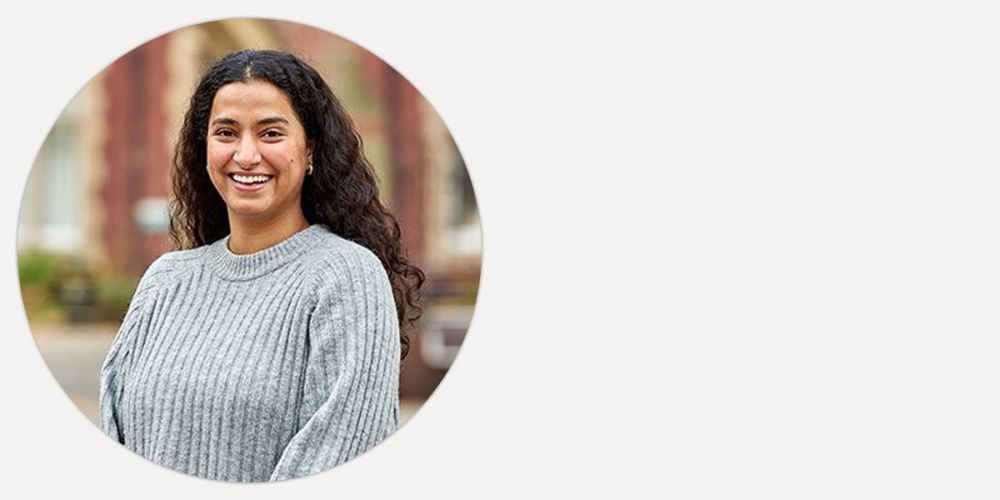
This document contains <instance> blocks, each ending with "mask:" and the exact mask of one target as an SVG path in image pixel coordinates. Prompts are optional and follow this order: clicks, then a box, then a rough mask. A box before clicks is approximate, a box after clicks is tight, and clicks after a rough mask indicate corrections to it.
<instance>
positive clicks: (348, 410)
mask: <svg viewBox="0 0 1000 500" xmlns="http://www.w3.org/2000/svg"><path fill="white" fill-rule="evenodd" d="M336 261H337V262H331V263H329V264H327V265H325V266H324V269H323V270H322V271H321V272H320V273H318V275H319V276H320V278H321V279H320V283H321V284H320V285H318V287H319V288H318V299H317V303H316V306H315V307H314V308H313V310H312V313H311V316H310V319H309V321H308V332H307V335H308V342H309V348H308V358H307V364H306V368H305V370H306V373H305V379H304V390H303V406H302V408H303V410H302V413H301V414H300V422H304V424H301V425H302V427H301V428H300V429H299V430H298V431H297V432H296V434H295V435H294V436H293V437H292V439H291V440H290V441H289V443H288V445H287V446H286V447H285V449H284V451H283V452H282V454H281V457H280V458H279V460H278V463H277V465H276V466H275V468H274V471H273V472H272V474H271V478H270V480H271V481H280V480H284V479H290V478H295V477H301V476H307V475H310V474H313V473H316V472H320V471H323V470H326V469H329V468H331V467H334V466H336V465H338V464H341V463H343V462H346V461H348V460H350V459H351V458H353V457H355V456H357V455H360V454H361V453H364V452H365V451H367V450H368V449H370V448H372V447H374V446H375V445H377V444H378V443H379V442H381V441H382V440H383V439H385V438H386V437H388V436H389V435H390V434H391V433H392V432H393V431H395V430H396V427H397V426H398V425H399V355H400V344H399V325H398V323H397V319H396V308H395V304H394V302H393V296H392V288H391V285H390V283H389V279H388V277H387V275H386V273H385V270H384V269H383V267H382V265H381V263H380V262H379V260H378V258H377V257H375V255H374V254H372V253H370V252H368V251H366V250H365V251H358V252H344V254H342V255H341V256H339V257H338V258H337V259H336Z"/></svg>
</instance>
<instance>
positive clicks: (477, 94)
mask: <svg viewBox="0 0 1000 500" xmlns="http://www.w3.org/2000/svg"><path fill="white" fill-rule="evenodd" d="M689 3H690V4H691V5H688V6H677V5H671V6H669V7H661V8H660V9H659V10H657V9H654V8H652V7H646V6H644V5H647V4H646V3H641V2H618V3H616V4H614V5H615V6H613V7H612V6H606V7H599V8H598V7H585V6H581V5H579V4H577V3H569V2H567V3H564V4H562V5H558V4H551V5H550V6H541V5H537V4H535V3H528V2H505V3H503V4H502V6H500V5H499V4H498V5H493V6H490V7H482V6H480V7H476V6H473V5H471V4H469V5H466V4H464V3H459V2H451V3H442V2H435V3H434V4H433V6H427V5H423V4H422V3H421V5H419V6H418V5H394V4H393V5H390V3H388V2H378V1H372V2H343V3H340V4H337V5H327V4H323V5H320V4H317V3H316V2H304V1H283V2H278V3H275V2H253V1H247V2H240V3H238V4H226V3H212V2H194V1H175V2H158V3H153V4H149V5H143V6H142V7H124V9H125V10H123V11H120V12H119V11H115V10H113V9H108V8H104V7H100V6H98V5H96V4H95V3H93V2H90V3H77V4H72V5H61V4H60V5H58V6H55V5H53V4H55V2H29V3H27V4H19V5H17V6H16V7H9V10H8V11H7V13H6V14H7V15H5V16H3V19H2V20H0V42H2V46H3V47H5V51H4V57H3V60H2V61H0V67H2V68H3V78H2V79H0V81H2V85H3V92H0V110H2V115H3V118H2V119H0V127H2V128H0V137H3V145H4V149H3V150H4V154H3V160H4V164H5V166H6V174H7V176H6V182H4V183H2V184H0V186H2V189H3V192H2V196H0V203H2V206H0V234H3V235H6V236H5V237H4V238H3V240H4V241H6V242H7V244H6V245H0V249H2V252H0V260H3V261H5V262H8V265H6V266H0V283H3V284H4V285H3V286H2V287H0V303H2V304H3V307H4V312H5V313H6V314H5V316H6V317H7V318H8V319H7V322H8V324H9V325H10V328H8V329H7V330H8V331H7V332H6V333H4V334H3V335H0V339H2V344H0V379H2V380H3V387H4V398H5V400H4V406H3V409H4V411H3V412H2V419H3V420H2V425H0V429H2V436H0V442H2V443H3V452H2V453H0V457H2V460H3V467H4V470H5V474H4V478H5V481H4V486H3V489H4V492H5V493H7V492H8V491H33V492H35V493H37V494H46V495H48V494H53V495H57V494H61V495H81V494H84V493H87V492H97V491H100V492H101V494H102V495H105V496H106V497H111V498H116V497H117V498H135V496H136V495H142V496H143V497H146V498H171V499H176V498H185V497H191V498H194V496H193V495H198V496H199V497H203V496H207V495H218V496H217V497H216V498H239V499H248V498H251V499H252V498H265V497H267V496H268V495H274V494H281V495H306V494H315V495H319V494H322V495H324V496H335V497H339V498H361V495H364V498H405V497H413V496H415V497H417V498H436V499H437V498H456V499H459V498H545V497H554V496H558V497H560V498H567V497H569V498H572V497H576V496H580V497H582V496H596V497H605V498H611V497H615V498H641V497H647V498H747V497H761V498H769V499H774V498H789V499H801V498H995V497H996V496H997V494H998V493H1000V491H998V489H1000V488H998V484H1000V483H998V482H997V481H996V474H997V469H998V466H1000V453H998V452H997V450H998V449H1000V425H998V422H1000V405H998V385H1000V384H998V380H1000V377H998V375H1000V373H998V372H1000V364H998V362H997V358H998V348H1000V342H998V340H997V339H998V331H1000V330H998V327H1000V312H998V311H1000V307H998V305H1000V238H998V228H1000V173H998V172H1000V162H998V154H1000V140H998V138H1000V71H998V70H997V68H998V64H1000V57H998V54H1000V30H998V29H996V26H997V25H998V15H997V14H998V13H997V12H996V11H994V10H993V9H991V8H989V5H990V4H989V3H986V2H980V3H973V2H954V1H951V2H943V1H938V2H921V3H917V4H914V3H912V2H886V1H866V2H826V4H827V5H825V6H824V5H820V4H821V2H806V3H802V2H773V1H772V2H769V1H765V2H753V3H752V5H750V4H749V3H746V2H733V1H730V2H711V1H709V2H689ZM650 4H651V3H650ZM116 8H122V7H116ZM135 9H140V10H141V14H142V15H141V17H140V16H136V17H135V18H131V19H129V18H130V17H132V15H133V14H137V13H138V12H137V11H136V10H135ZM25 11H27V12H26V13H25ZM245 15H256V16H261V17H277V18H282V19H287V20H291V21H296V22H303V23H309V24H313V25H316V26H318V27H321V28H324V29H327V30H329V31H332V32H334V33H336V34H339V35H342V36H345V37H347V38H349V39H351V40H353V41H355V42H357V43H359V44H360V45H362V46H363V47H365V48H367V49H368V50H371V51H372V52H373V53H374V54H376V55H378V56H380V57H381V58H383V59H384V60H385V61H387V62H388V63H389V64H392V65H394V66H395V67H396V68H397V69H398V70H399V71H400V72H401V73H402V74H403V75H404V76H405V77H406V78H407V79H408V80H409V81H410V82H412V83H413V84H414V85H415V86H416V87H417V88H418V89H419V90H420V92H421V93H422V94H423V95H424V96H425V97H426V98H427V99H428V100H429V101H430V102H431V103H432V104H433V105H434V106H435V107H436V109H437V110H438V112H439V113H440V114H441V116H442V117H443V118H444V120H445V122H446V123H447V125H448V128H449V130H450V131H451V132H452V134H453V135H454V137H455V140H456V142H457V143H458V145H459V147H460V148H461V150H462V154H463V156H464V158H465V160H466V163H467V165H468V168H469V171H470V173H471V176H472V180H473V183H474V184H475V187H476V190H477V195H478V201H479V205H480V210H481V216H482V221H483V231H484V233H483V235H484V260H483V274H482V287H481V290H480V294H479V300H478V302H477V307H476V314H475V318H474V320H473V324H472V328H471V329H470V331H469V336H468V338H467V340H466V342H465V344H464V345H463V348H462V352H461V354H460V355H459V357H458V359H457V361H456V363H455V364H454V366H453V367H452V369H451V371H450V372H449V374H448V376H447V378H446V379H445V380H444V382H443V383H442V384H441V385H440V387H439V389H438V391H437V392H436V393H435V394H434V395H433V396H432V397H431V399H430V400H429V401H428V402H427V404H426V405H425V406H424V407H423V409H422V410H421V411H420V412H419V413H418V414H417V415H416V416H414V418H413V420H412V421H411V422H410V423H409V424H408V425H407V426H406V427H405V428H403V429H401V430H400V431H399V432H398V433H396V435H394V436H393V437H392V438H390V439H389V440H387V441H386V442H385V443H384V444H382V445H380V446H378V447H377V448H376V449H374V450H373V451H371V452H369V453H367V454H365V455H364V456H363V457H361V458H359V459H357V460H354V461H352V462H350V463H348V464H346V465H343V466H341V467H338V468H336V469H334V470H332V471H329V472H327V473H324V474H321V475H318V476H314V477H311V478H307V479H303V480H297V481H290V482H286V483H282V484H273V485H264V486H240V485H231V484H225V483H214V482H209V481H203V480H198V479H194V478H191V477H188V476H185V475H182V474H177V473H172V472H169V471H165V470H164V469H161V468H159V467H157V466H155V465H152V464H150V463H149V462H146V461H144V460H142V459H139V458H137V457H136V456H135V455H133V454H132V453H130V452H128V451H126V450H125V449H123V448H121V447H118V446H114V445H113V444H112V443H111V442H110V441H109V440H107V438H105V437H104V436H103V435H102V434H101V433H100V432H99V431H98V430H97V429H96V428H95V427H94V426H93V425H91V423H90V422H89V421H87V420H86V419H85V418H84V417H83V415H82V414H80V412H79V411H77V410H76V409H75V408H74V407H73V405H72V403H71V402H70V401H69V399H68V398H67V397H66V396H65V394H64V393H63V392H62V390H61V389H60V388H59V386H58V385H57V384H56V382H55V381H54V380H53V378H52V376H51V375H50V374H49V372H48V370H47V368H46V367H45V365H44V363H43V362H42V359H41V357H40V356H39V354H38V352H37V350H36V348H35V345H34V342H33V340H32V338H31V336H30V335H29V334H28V330H27V328H28V327H27V322H26V320H25V318H24V313H23V309H22V307H21V303H20V298H19V295H18V287H17V277H16V268H15V265H14V262H15V255H14V235H15V224H16V220H17V208H18V203H19V197H20V193H21V189H22V187H23V185H24V181H25V179H26V177H27V174H28V167H29V165H31V163H32V160H33V159H34V155H35V153H36V152H37V150H38V148H39V146H40V145H41V143H42V140H43V138H44V136H45V134H46V133H47V131H48V129H49V127H50V126H51V125H52V123H53V121H54V120H55V118H56V116H58V114H59V113H60V112H61V110H62V108H63V106H64V105H65V104H66V103H67V102H68V101H69V99H70V97H71V96H72V95H73V94H74V93H75V92H76V91H77V90H78V89H80V87H81V86H82V85H83V84H84V83H85V82H86V81H87V80H89V79H90V78H91V77H93V76H94V75H95V74H96V73H97V72H98V71H99V70H100V69H102V68H103V67H104V66H106V65H107V64H108V63H110V62H111V61H112V60H114V59H115V58H117V57H118V56H120V55H122V54H123V53H125V52H126V51H128V50H130V49H131V48H133V47H135V46H137V45H139V44H141V43H143V42H145V41H147V40H148V39H149V38H151V37H153V36H155V35H159V34H161V33H164V32H167V31H171V30H173V29H176V28H178V27H180V26H183V25H187V24H191V23H196V22H202V21H207V20H210V19H216V18H221V17H234V16H245ZM390 495H391V496H390Z"/></svg>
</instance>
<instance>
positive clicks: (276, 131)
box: [264, 130, 283, 139]
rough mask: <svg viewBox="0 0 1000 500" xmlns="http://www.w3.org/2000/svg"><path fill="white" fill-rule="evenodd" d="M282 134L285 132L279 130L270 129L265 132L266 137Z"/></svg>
mask: <svg viewBox="0 0 1000 500" xmlns="http://www.w3.org/2000/svg"><path fill="white" fill-rule="evenodd" d="M282 135H283V134H282V133H281V132H280V131H278V130H268V131H267V132H264V137H269V138H272V139H273V138H275V137H281V136H282Z"/></svg>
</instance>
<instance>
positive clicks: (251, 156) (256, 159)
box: [233, 138, 260, 170]
mask: <svg viewBox="0 0 1000 500" xmlns="http://www.w3.org/2000/svg"><path fill="white" fill-rule="evenodd" d="M233 161H235V162H236V164H237V165H239V166H240V168H242V169H244V170H249V169H252V168H253V167H254V165H256V164H258V163H260V150H258V149H257V145H256V144H255V143H254V141H253V139H250V138H244V139H243V140H242V141H240V147H239V149H237V150H236V152H235V153H233Z"/></svg>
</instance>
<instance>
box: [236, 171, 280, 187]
mask: <svg viewBox="0 0 1000 500" xmlns="http://www.w3.org/2000/svg"><path fill="white" fill-rule="evenodd" d="M271 177H273V176H270V175H242V174H229V178H230V179H232V180H234V181H236V182H237V184H243V185H247V186H253V185H256V184H266V183H267V182H268V181H270V180H271Z"/></svg>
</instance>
